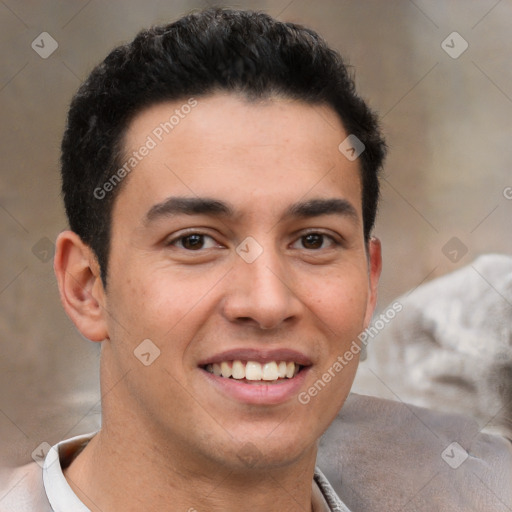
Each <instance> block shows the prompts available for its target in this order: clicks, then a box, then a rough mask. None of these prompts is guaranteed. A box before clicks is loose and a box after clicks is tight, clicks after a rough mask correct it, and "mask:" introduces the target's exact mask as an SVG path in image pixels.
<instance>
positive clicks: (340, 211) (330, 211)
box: [284, 198, 359, 221]
mask: <svg viewBox="0 0 512 512" xmlns="http://www.w3.org/2000/svg"><path fill="white" fill-rule="evenodd" d="M320 215H341V216H344V217H351V218H352V219H353V220H356V221H357V220H359V216H358V214H357V211H356V209H355V208H354V206H353V205H352V204H351V203H350V202H349V201H347V200H346V199H338V198H333V199H310V200H309V201H303V202H298V203H295V204H292V205H291V206H290V207H289V208H287V210H286V212H285V214H284V217H285V218H286V217H304V218H308V217H319V216H320Z"/></svg>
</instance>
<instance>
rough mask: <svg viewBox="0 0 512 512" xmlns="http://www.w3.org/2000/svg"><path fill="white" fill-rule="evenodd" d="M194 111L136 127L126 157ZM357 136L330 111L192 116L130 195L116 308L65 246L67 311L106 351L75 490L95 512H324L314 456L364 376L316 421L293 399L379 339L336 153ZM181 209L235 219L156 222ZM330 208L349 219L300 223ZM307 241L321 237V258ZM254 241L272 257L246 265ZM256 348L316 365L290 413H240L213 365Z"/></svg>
mask: <svg viewBox="0 0 512 512" xmlns="http://www.w3.org/2000/svg"><path fill="white" fill-rule="evenodd" d="M185 102H186V99H185V100H184V101H183V103H180V102H175V103H166V104H159V105H155V106H153V107H151V108H149V109H146V110H144V111H143V112H141V113H140V114H139V115H138V116H137V117H136V118H135V119H134V120H133V121H132V123H131V124H130V127H129V130H128V132H127V134H126V137H125V144H124V148H125V151H126V155H127V156H129V155H130V154H131V152H132V151H134V150H137V149H138V148H140V146H141V145H143V144H144V142H145V141H146V140H147V137H148V135H150V134H151V133H152V132H153V130H154V129H155V127H157V126H159V124H160V123H161V122H164V121H166V120H168V119H169V117H170V116H171V115H172V113H173V112H174V110H175V109H176V108H180V106H181V105H182V104H184V103H185ZM346 136H347V134H346V133H345V131H344V128H343V126H342V124H341V122H340V120H339V118H338V117H337V115H336V114H335V112H334V111H333V110H332V109H330V108H329V107H326V106H312V105H308V104H304V103H302V102H298V101H292V100H288V99H282V98H274V99H272V100H266V101H263V102H248V101H247V100H246V99H243V98H240V97H237V96H235V95H229V94H220V93H217V94H214V95H212V96H209V97H201V98H197V106H195V108H194V109H193V110H192V111H191V112H190V113H189V114H187V115H186V116H185V117H184V118H183V119H180V122H179V124H177V125H176V126H175V127H174V128H173V130H172V132H170V133H169V134H166V135H165V136H164V137H163V140H162V141H161V142H158V144H157V145H156V147H154V148H153V149H151V150H150V151H149V153H148V154H147V156H145V157H144V158H143V159H142V160H141V161H140V162H139V163H138V164H137V166H136V168H135V169H134V170H133V171H132V172H131V174H130V175H129V176H128V177H126V178H125V181H124V182H123V183H122V187H123V188H122V190H120V193H119V196H118V197H117V199H116V202H115V205H114V209H113V217H112V241H111V251H110V259H109V272H108V284H107V289H106V290H105V289H104V287H103V286H102V283H101V280H100V278H99V268H98V265H97V263H96V261H95V258H94V255H93V254H92V252H91V251H90V250H89V249H88V247H86V246H85V245H84V244H82V242H81V241H80V239H79V238H78V236H77V235H76V234H74V233H72V232H69V231H67V232H64V233H62V234H61V235H60V237H59V239H58V242H57V254H56V260H55V270H56V274H57V277H58V281H59V287H60V291H61V297H62V302H63V304H64V307H65V309H66V311H67V313H68V314H69V316H70V317H71V319H72V320H73V321H74V323H75V324H76V326H77V327H78V329H79V330H80V332H81V333H82V334H83V335H84V336H85V337H87V338H89V339H90V340H92V341H98V342H99V341H101V342H102V355H101V379H102V400H103V404H102V407H103V428H102V430H101V432H100V433H99V434H98V435H97V436H95V438H94V439H93V440H92V441H91V442H90V444H89V445H88V446H87V447H86V448H85V450H84V451H83V452H82V453H81V454H80V455H79V456H78V457H77V458H76V459H75V461H74V462H73V463H72V464H71V466H70V467H69V468H68V469H67V470H66V472H65V474H66V478H67V479H68V482H69V483H70V485H71V487H72V488H73V489H74V490H75V492H76V493H77V494H78V495H79V497H80V498H81V499H82V500H83V501H84V503H86V505H87V506H89V508H91V510H93V511H95V510H101V511H102V512H111V511H112V512H113V511H115V510H126V511H131V510H140V509H141V507H144V509H145V510H172V511H174V510H176V511H178V510H191V509H192V510H193V509H196V510H197V511H202V510H205V511H206V510H207V511H217V510H219V511H221V510H222V511H235V510H237V511H238V510H252V509H254V510H276V511H277V510H279V511H297V510H305V511H309V510H311V481H312V477H313V470H314V465H315V459H316V451H317V440H318V438H319V436H320V435H321V434H322V433H323V432H324V431H325V429H326V428H327V427H328V425H329V424H330V423H331V421H332V420H333V418H334V417H335V416H336V414H337V412H338V411H339V409H340V407H341V406H342V404H343V402H344V401H345V399H346V397H347V394H348V393H349V390H350V387H351V385H352V381H353V378H354V374H355V371H356V368H357V362H358V361H357V359H358V358H357V357H354V359H353V360H352V361H351V362H350V363H349V364H348V365H347V366H345V367H344V368H343V369H342V370H341V371H339V372H338V373H337V374H336V376H335V377H334V378H333V379H332V380H331V382H330V383H328V384H327V385H326V386H325V387H324V388H323V389H322V390H321V391H320V392H319V393H318V394H317V396H315V397H313V398H311V400H310V401H309V403H307V404H305V405H304V404H301V403H300V402H299V400H298V399H297V395H298V393H299V392H301V391H305V390H307V389H308V388H309V387H310V386H312V385H313V383H314V382H315V381H316V380H317V379H318V378H320V377H321V376H322V375H323V374H324V373H325V372H326V371H327V370H328V369H329V368H330V367H332V365H333V363H334V362H335V361H336V359H337V357H338V356H340V355H343V354H344V353H345V351H346V350H347V349H348V348H349V347H350V345H351V343H352V341H353V340H356V339H357V336H358V334H359V333H360V332H361V331H362V330H363V329H364V328H365V327H366V326H367V324H368V323H369V321H370V319H371V315H372V312H373V309H374V306H375V301H376V287H377V281H378V278H379V274H380V268H381V255H380V244H379V242H378V240H376V239H372V240H371V241H370V242H369V244H368V246H367V247H366V246H365V240H364V237H363V224H362V213H361V185H360V178H359V166H358V162H357V160H356V161H353V162H350V161H349V160H348V159H346V158H345V157H344V156H343V155H342V154H341V153H340V152H339V150H338V145H339V144H340V142H341V141H343V140H344V139H345V138H346ZM171 196H174V197H180V198H184V197H186V198H197V197H200V198H210V199H215V200H216V201H222V202H223V203H228V204H229V206H230V208H231V209H232V215H221V216H219V215H212V214H210V213H201V214H182V213H180V214H176V213H175V214H171V213H167V214H163V213H162V210H163V208H162V207H161V206H160V207H159V208H155V205H162V204H164V203H165V202H166V201H167V200H168V198H169V197H171ZM318 199H340V200H343V201H345V202H348V203H349V205H351V207H352V209H353V213H354V214H353V215H350V214H347V213H346V212H345V213H343V212H342V213H329V214H320V215H314V216H306V217H305V216H300V215H293V214H290V212H289V211H288V210H289V208H290V206H291V205H293V204H296V203H297V202H307V201H310V200H318ZM150 211H152V212H153V214H149V215H148V212H150ZM155 212H156V213H155ZM158 212H160V214H158ZM287 212H288V215H286V213H287ZM191 232H192V233H199V234H204V235H207V237H205V238H204V239H202V241H201V242H200V243H199V248H198V249H195V250H194V249H192V250H191V249H187V248H185V247H190V239H183V238H181V239H180V237H184V236H186V235H190V234H191ZM310 232H314V233H320V234H324V235H325V236H324V237H323V238H322V237H316V238H314V239H313V241H314V243H313V244H311V238H309V239H305V238H304V235H306V234H308V233H310ZM248 236H251V237H253V238H254V240H256V242H257V244H258V246H259V247H261V249H262V250H263V252H262V253H261V254H260V255H259V256H258V257H257V258H256V259H255V261H253V262H252V263H247V262H246V261H244V259H243V258H242V257H240V255H239V254H238V253H237V251H236V249H237V247H238V246H239V244H240V243H241V242H242V241H244V239H245V238H246V237H248ZM330 237H332V238H330ZM195 240H196V241H197V238H196V239H195ZM200 240H201V239H200ZM201 243H204V245H203V246H201ZM187 244H188V245H187ZM195 247H197V245H196V246H195ZM242 247H244V246H243V245H242ZM251 250H252V249H251ZM145 339H150V340H151V341H152V343H154V345H155V346H157V347H158V349H159V350H160V355H159V357H158V358H157V359H155V360H154V361H153V362H152V363H151V364H150V365H149V366H145V365H143V364H142V363H141V362H140V361H139V359H137V357H135V355H134V350H135V349H136V348H137V346H138V345H139V344H140V343H141V342H142V341H143V340H145ZM245 348H250V349H255V350H256V351H258V352H259V353H265V352H266V351H271V350H279V349H291V350H295V351H298V352H300V353H301V354H302V355H303V356H305V357H306V358H308V359H309V361H310V363H311V365H310V366H309V368H308V369H307V372H306V373H305V374H304V375H305V377H303V379H304V380H303V381H302V382H301V385H300V387H299V388H298V389H297V390H295V391H294V393H293V396H290V397H288V398H286V399H285V400H281V401H280V402H279V403H273V404H270V403H265V399H262V400H261V401H260V403H257V404H255V403H244V402H243V401H241V400H238V399H235V398H233V396H231V395H229V394H227V393H225V392H224V391H223V390H222V389H221V388H220V387H219V386H216V385H212V382H211V380H210V375H209V374H207V373H206V372H205V371H204V369H202V368H201V367H200V363H201V362H205V361H207V360H208V358H212V357H213V356H215V355H216V354H219V353H221V352H223V351H226V350H232V349H245ZM299 375H300V374H299ZM247 386H258V384H247ZM265 387H266V386H265ZM253 389H254V388H253ZM260 389H263V388H260ZM262 394H264V391H262Z"/></svg>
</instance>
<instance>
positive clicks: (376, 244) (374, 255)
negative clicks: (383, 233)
mask: <svg viewBox="0 0 512 512" xmlns="http://www.w3.org/2000/svg"><path fill="white" fill-rule="evenodd" d="M381 271H382V250H381V244H380V240H379V239H378V238H375V237H372V238H370V241H369V242H368V281H369V294H368V302H367V304H366V315H365V319H364V327H365V329H366V328H367V327H368V325H370V321H371V319H372V315H373V312H374V310H375V306H376V304H377V288H378V285H379V278H380V273H381Z"/></svg>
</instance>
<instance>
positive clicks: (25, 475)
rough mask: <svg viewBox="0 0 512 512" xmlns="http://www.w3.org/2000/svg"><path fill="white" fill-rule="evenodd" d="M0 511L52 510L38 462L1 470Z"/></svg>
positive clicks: (32, 511)
mask: <svg viewBox="0 0 512 512" xmlns="http://www.w3.org/2000/svg"><path fill="white" fill-rule="evenodd" d="M0 512H52V508H51V506H50V503H49V502H48V499H47V498H46V493H45V490H44V485H43V470H42V469H41V467H40V466H39V465H38V464H36V463H35V462H32V463H30V464H27V465H25V466H21V467H18V468H3V469H2V470H1V472H0Z"/></svg>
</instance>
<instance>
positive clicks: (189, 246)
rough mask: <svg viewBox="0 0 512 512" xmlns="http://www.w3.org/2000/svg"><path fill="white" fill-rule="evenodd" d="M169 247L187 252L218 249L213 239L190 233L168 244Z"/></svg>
mask: <svg viewBox="0 0 512 512" xmlns="http://www.w3.org/2000/svg"><path fill="white" fill-rule="evenodd" d="M169 245H173V246H175V247H178V248H179V249H185V250H187V251H200V250H201V249H212V248H214V247H219V244H218V243H217V242H216V241H215V239H214V238H212V237H211V236H208V235H204V234H202V233H190V235H184V236H180V237H178V238H175V239H174V240H172V241H170V242H169Z"/></svg>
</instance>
